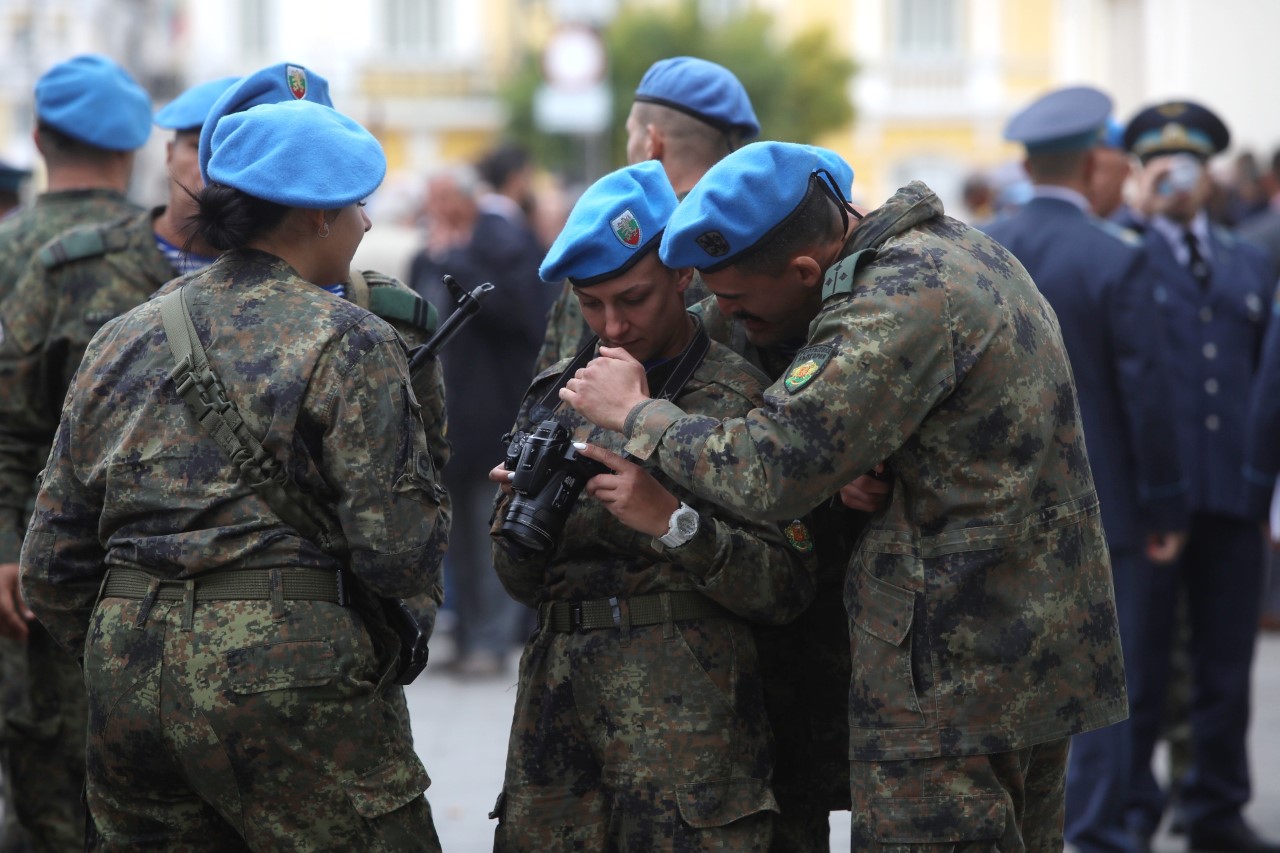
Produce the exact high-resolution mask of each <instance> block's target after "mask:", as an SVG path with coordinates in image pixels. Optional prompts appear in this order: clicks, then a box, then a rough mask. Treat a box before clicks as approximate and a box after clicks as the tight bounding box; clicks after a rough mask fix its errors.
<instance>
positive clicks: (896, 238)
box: [624, 183, 1127, 760]
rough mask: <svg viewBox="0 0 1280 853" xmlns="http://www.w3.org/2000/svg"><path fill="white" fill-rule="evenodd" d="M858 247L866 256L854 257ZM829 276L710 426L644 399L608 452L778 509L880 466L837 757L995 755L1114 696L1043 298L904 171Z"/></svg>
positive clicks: (859, 568)
mask: <svg viewBox="0 0 1280 853" xmlns="http://www.w3.org/2000/svg"><path fill="white" fill-rule="evenodd" d="M864 250H870V251H864ZM844 254H845V257H844V259H843V260H842V261H840V262H838V263H837V264H836V265H835V266H833V267H832V268H831V269H830V270H828V273H827V277H826V283H825V287H824V293H825V294H827V298H826V300H825V302H824V304H823V306H822V308H821V310H820V312H819V313H818V315H817V316H816V317H815V318H814V320H813V323H812V324H811V326H810V329H809V341H808V344H807V345H806V346H805V347H804V348H803V349H802V350H801V351H800V352H799V353H798V354H797V355H796V358H795V361H794V363H793V365H792V367H791V368H790V369H789V370H788V371H787V372H786V374H785V375H784V376H783V377H782V379H781V380H780V381H778V382H776V383H774V385H773V386H772V387H770V388H769V389H768V390H767V391H766V392H765V406H764V407H763V408H758V409H755V410H754V411H752V412H750V413H748V414H746V415H745V416H743V417H739V418H735V419H730V420H726V421H723V422H722V421H720V420H716V419H715V418H713V417H707V416H705V415H698V414H686V413H685V412H684V411H682V410H681V409H680V408H679V407H678V406H677V405H674V404H672V403H670V402H663V401H652V400H651V401H647V402H645V403H644V404H642V405H639V406H637V407H636V408H635V409H634V410H633V411H632V412H631V413H630V414H629V416H628V418H627V422H626V424H625V430H624V431H625V433H626V435H627V438H628V440H627V444H626V449H627V450H629V451H631V452H632V453H633V454H634V455H636V456H638V457H640V458H644V459H649V458H656V460H657V461H658V463H659V465H660V466H661V468H662V470H663V471H664V472H666V473H667V474H669V475H670V476H672V477H673V478H674V479H675V480H676V481H677V482H679V483H681V484H682V485H684V486H686V487H687V488H690V489H691V490H693V491H695V492H697V493H698V494H699V495H701V496H703V497H705V498H707V499H710V500H715V501H717V502H719V503H722V504H725V505H728V506H732V507H735V508H736V509H737V510H738V511H739V512H742V513H743V514H746V515H749V516H751V517H756V518H785V517H788V516H792V515H795V514H797V513H803V512H805V511H807V510H809V509H811V508H812V507H814V506H816V505H817V504H819V503H821V502H823V501H824V500H826V499H827V498H828V496H830V495H831V494H832V493H833V492H834V491H835V490H836V489H838V488H839V487H840V486H841V485H843V484H844V483H847V482H848V481H850V480H852V479H853V478H854V477H855V476H857V475H858V474H860V473H862V472H864V471H866V470H868V469H869V468H871V467H872V466H873V465H875V464H877V463H879V462H881V461H886V462H887V463H888V465H889V467H890V469H891V472H892V475H893V478H894V485H893V495H892V499H891V501H890V505H889V507H888V508H887V509H886V510H885V511H884V512H882V513H881V514H879V515H877V516H876V517H875V518H874V519H873V520H872V522H871V524H870V526H869V528H868V530H867V531H866V532H865V533H864V534H863V536H862V538H861V540H860V541H859V543H858V547H857V549H856V550H855V552H854V555H853V557H852V560H851V563H850V567H849V571H848V573H847V577H846V584H845V604H846V608H847V609H848V612H849V615H850V621H851V623H852V624H851V626H850V642H851V655H852V661H853V673H854V675H853V679H852V682H851V685H850V691H849V722H850V728H851V738H850V754H851V757H852V758H854V759H864V760H866V759H901V758H916V757H930V756H937V755H962V754H976V753H990V752H1000V751H1007V750H1012V749H1018V748H1021V747H1023V746H1028V745H1031V744H1035V743H1039V742H1043V741H1046V740H1051V739H1055V738H1060V737H1064V736H1067V735H1070V734H1073V733H1076V732H1080V731H1085V730H1089V729H1093V728H1097V727H1100V726H1104V725H1108V724H1110V723H1113V722H1116V721H1118V720H1120V719H1123V718H1124V716H1125V714H1126V713H1127V709H1126V695H1125V681H1124V669H1123V664H1122V662H1121V658H1120V645H1119V637H1118V632H1117V626H1116V613H1115V605H1114V600H1113V597H1112V589H1111V576H1110V563H1109V558H1108V555H1107V549H1106V542H1105V539H1104V536H1103V531H1102V525H1101V522H1100V519H1099V515H1098V501H1097V496H1096V493H1095V491H1094V487H1093V477H1092V474H1091V472H1090V470H1089V463H1088V459H1087V457H1086V456H1085V451H1084V438H1083V435H1082V431H1081V426H1080V416H1079V408H1078V406H1077V403H1076V399H1075V391H1074V386H1073V383H1072V378H1071V371H1070V366H1069V363H1068V361H1067V356H1066V352H1065V349H1064V347H1063V344H1062V337H1061V333H1060V331H1059V329H1058V326H1057V320H1056V319H1055V317H1054V314H1053V311H1052V310H1051V309H1050V308H1049V306H1048V304H1047V303H1046V302H1045V300H1044V298H1043V297H1042V296H1041V295H1040V293H1039V291H1038V290H1037V289H1036V287H1035V285H1034V284H1033V283H1032V281H1031V279H1030V278H1029V277H1028V276H1027V275H1026V273H1025V271H1024V270H1023V269H1022V267H1021V266H1020V265H1019V264H1018V263H1017V262H1016V261H1015V260H1014V259H1013V257H1012V256H1011V255H1010V254H1009V253H1008V252H1006V251H1005V250H1004V249H1002V248H1001V247H1000V246H999V245H998V244H996V243H995V242H994V241H992V240H990V239H989V238H987V237H985V236H984V235H982V234H980V233H979V232H977V231H974V230H972V229H970V228H968V227H967V226H965V225H963V224H961V223H960V222H958V221H956V220H954V219H951V218H950V217H947V216H944V215H943V213H942V205H941V203H940V202H939V201H938V199H937V197H936V196H935V195H934V194H933V193H932V192H931V191H930V190H929V189H928V188H927V187H925V186H924V185H923V184H919V183H913V184H911V185H909V186H907V187H905V188H903V189H901V190H899V191H898V193H897V194H896V195H895V196H894V197H893V198H891V199H890V200H889V201H888V202H887V203H886V204H885V205H883V206H882V207H880V208H879V209H877V210H875V211H873V212H872V213H870V214H869V215H868V216H867V217H866V218H865V219H864V220H863V221H862V222H861V223H860V224H859V225H858V227H857V229H856V230H855V231H854V232H853V234H852V236H851V238H850V240H849V243H848V244H847V246H846V247H845V253H844Z"/></svg>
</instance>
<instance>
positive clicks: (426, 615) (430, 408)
mask: <svg viewBox="0 0 1280 853" xmlns="http://www.w3.org/2000/svg"><path fill="white" fill-rule="evenodd" d="M361 276H362V278H363V281H364V283H365V287H366V294H365V301H366V302H368V301H369V297H368V293H369V292H370V291H374V290H375V289H376V288H380V287H388V288H393V289H396V290H403V291H407V292H408V293H413V291H412V290H411V289H410V288H409V287H408V286H407V285H406V284H404V283H403V282H402V281H400V280H399V279H397V278H395V277H394V276H389V275H386V274H384V273H380V272H377V271H375V270H364V271H362V273H361ZM415 295H416V294H415ZM353 301H356V302H357V304H360V305H361V307H363V308H369V309H371V310H374V312H375V313H377V309H378V307H379V305H380V304H381V303H380V302H379V301H378V300H373V301H372V304H362V303H361V302H360V301H359V300H353ZM379 316H381V317H382V319H384V320H386V321H387V322H388V323H390V324H391V327H392V328H393V329H395V330H396V332H397V333H399V335H400V337H401V339H402V340H403V341H404V342H405V345H406V346H407V347H408V348H409V349H411V350H412V349H413V348H414V347H417V346H420V345H422V344H424V343H426V342H427V340H428V339H430V337H431V334H432V333H433V331H434V328H430V329H429V328H424V327H423V326H422V325H419V324H415V323H414V322H412V321H411V320H410V319H409V318H408V317H407V316H384V315H382V314H380V315H379ZM432 325H434V324H432ZM410 381H411V384H412V387H413V393H414V396H416V397H417V398H418V403H419V404H420V405H421V406H422V426H423V428H424V430H425V431H426V436H427V448H428V450H429V452H430V454H431V462H432V464H433V465H435V469H436V471H443V470H444V466H445V465H446V464H447V463H448V462H449V457H450V447H449V440H448V433H449V427H448V420H447V417H446V413H445V398H444V374H443V373H442V371H441V369H440V360H439V359H436V358H431V359H427V360H426V361H424V362H422V363H421V364H419V365H418V366H417V367H416V368H414V369H413V372H412V374H411V376H410ZM439 493H440V507H439V511H438V513H437V516H436V528H435V531H434V533H433V534H432V543H433V544H432V550H433V551H435V552H437V553H436V554H435V556H434V557H432V558H431V560H430V562H432V563H436V564H438V563H439V562H440V561H441V560H443V559H444V552H445V550H446V549H447V548H448V547H449V531H450V530H451V529H452V526H453V506H452V501H451V499H450V497H449V494H448V492H447V491H445V490H444V488H443V487H441V488H440V490H439ZM407 603H408V604H409V606H410V607H411V608H412V609H413V611H414V613H415V614H416V616H417V618H418V625H419V627H420V628H422V630H423V632H424V633H426V634H427V635H428V636H430V635H431V632H432V630H433V629H434V627H435V622H436V613H437V611H438V610H439V608H440V605H442V604H443V603H444V584H443V583H442V582H437V583H435V584H434V585H433V586H432V588H431V589H430V590H428V591H427V592H425V593H423V594H422V595H417V596H414V597H413V598H411V599H409V600H408V602H407Z"/></svg>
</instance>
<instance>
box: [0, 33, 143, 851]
mask: <svg viewBox="0 0 1280 853" xmlns="http://www.w3.org/2000/svg"><path fill="white" fill-rule="evenodd" d="M35 111H36V129H35V145H36V150H37V151H39V153H40V156H41V157H42V158H43V160H44V164H45V171H46V176H47V183H46V186H45V191H44V192H43V193H41V194H40V195H39V196H38V197H37V198H36V200H35V202H34V203H32V204H31V205H29V206H27V207H24V208H23V209H22V210H20V211H19V212H17V213H15V214H14V215H12V216H9V217H8V218H6V219H5V220H4V221H3V222H0V317H3V315H4V313H5V306H6V305H7V304H8V301H9V298H10V297H11V296H12V290H13V288H14V286H15V285H16V283H17V281H18V280H19V278H20V277H21V274H22V272H23V271H24V270H25V269H26V267H27V264H28V263H29V262H30V261H31V259H32V256H33V255H34V254H35V252H36V250H38V249H39V248H40V247H41V246H42V245H43V244H44V243H45V242H47V241H48V240H51V239H52V238H54V237H56V236H57V235H58V234H60V233H61V232H63V231H65V230H66V229H68V228H70V227H72V226H73V225H81V224H85V223H91V222H106V221H109V220H112V219H115V218H117V217H119V216H123V215H127V214H132V213H138V212H140V211H141V208H139V207H138V206H137V205H135V204H133V203H132V202H131V201H129V200H128V199H126V198H125V192H126V190H127V189H128V187H129V180H130V177H131V176H132V174H133V167H134V163H135V157H136V152H137V151H138V149H139V148H141V147H142V146H143V144H144V143H145V142H146V141H147V138H148V137H149V136H150V135H151V98H150V96H149V95H148V94H147V93H146V91H144V90H143V88H142V87H141V86H139V85H138V83H137V81H135V80H134V78H133V77H132V75H130V74H129V73H128V72H127V71H125V70H124V68H122V67H121V66H120V65H119V64H118V63H116V62H115V61H114V60H111V59H108V58H107V57H105V56H99V55H96V54H86V55H82V56H76V57H73V58H71V59H68V60H66V61H65V62H60V63H58V64H57V65H54V66H53V67H52V68H50V69H49V70H48V71H46V72H45V73H44V75H42V76H41V77H40V79H39V81H38V82H37V83H36V88H35ZM45 319H46V320H47V319H48V318H45ZM43 331H44V329H43V326H42V323H40V322H23V323H20V324H17V325H6V324H5V323H4V321H3V320H0V359H3V360H4V362H5V363H3V364H0V375H11V373H12V367H11V364H10V363H8V362H9V360H10V359H11V358H14V357H21V356H22V355H24V354H25V353H27V352H28V351H29V349H30V348H31V347H32V346H33V345H34V344H33V342H34V340H35V339H37V338H38V337H39V336H40V335H41V334H42V333H43ZM9 402H10V401H9V400H8V398H7V396H6V399H5V400H4V401H3V404H8V403H9ZM0 405H2V404H0ZM13 414H14V413H12V412H6V411H4V410H3V409H0V448H2V449H3V450H4V451H7V450H8V449H9V448H10V447H11V445H10V444H9V442H8V440H7V437H6V435H5V433H4V432H3V431H4V430H12V431H14V432H16V431H19V430H20V429H21V426H22V425H21V423H14V422H12V416H13ZM17 414H18V415H19V416H22V415H24V414H25V413H23V412H18V413H17ZM11 434H12V433H11ZM15 449H16V450H17V452H18V454H19V455H15V454H9V453H6V452H0V634H3V635H4V636H5V637H6V638H8V640H10V641H14V642H16V643H19V644H22V645H21V646H20V647H16V648H15V647H13V646H9V647H8V648H9V651H8V652H7V653H6V665H5V680H6V688H5V692H6V694H7V697H8V698H10V699H15V700H16V704H15V705H11V706H9V707H8V708H6V713H5V732H4V739H5V747H6V748H5V757H6V759H7V761H8V764H9V774H10V776H9V780H8V784H7V785H6V796H7V798H8V800H7V805H8V806H9V807H11V808H12V809H13V810H14V812H15V813H16V814H17V817H18V821H19V822H20V823H21V824H22V826H23V828H24V830H25V831H26V832H27V833H29V834H30V836H31V838H32V843H34V844H36V845H37V846H40V847H44V848H47V849H77V848H79V847H81V846H83V845H84V843H85V825H86V821H85V811H84V805H83V803H82V802H81V796H80V791H81V789H82V788H83V786H84V749H85V741H84V730H85V713H86V710H85V699H84V683H83V681H82V679H81V676H80V670H79V667H77V666H76V662H75V660H74V658H72V657H71V656H70V655H68V654H67V653H66V652H64V651H63V650H62V649H60V648H58V647H57V645H56V644H55V643H54V642H53V639H52V638H51V637H50V636H49V635H48V633H47V632H46V631H45V630H44V629H43V628H42V627H41V626H40V625H39V623H37V622H35V621H34V619H35V616H34V614H33V613H32V612H31V611H30V610H29V609H28V608H27V606H26V605H25V604H24V603H23V601H22V594H21V591H20V590H19V585H18V555H19V550H20V546H21V543H22V540H23V534H24V532H25V530H26V522H27V514H28V511H29V507H30V501H31V497H32V495H33V494H34V491H35V483H34V481H33V480H32V470H31V467H32V466H31V462H32V460H31V459H29V458H26V457H25V456H23V457H21V464H20V465H18V466H17V467H13V466H11V465H9V464H6V459H15V458H19V457H20V454H24V453H32V452H34V455H35V457H36V459H38V460H43V459H44V457H45V456H46V455H47V452H48V451H47V443H46V444H45V445H44V446H39V447H37V448H36V449H35V450H34V451H32V450H31V449H30V448H28V447H19V448H15ZM37 464H38V463H37ZM31 676H36V677H31Z"/></svg>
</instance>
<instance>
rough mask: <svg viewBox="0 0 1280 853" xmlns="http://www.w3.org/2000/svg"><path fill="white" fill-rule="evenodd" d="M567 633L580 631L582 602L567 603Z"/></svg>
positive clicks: (578, 632)
mask: <svg viewBox="0 0 1280 853" xmlns="http://www.w3.org/2000/svg"><path fill="white" fill-rule="evenodd" d="M569 633H571V634H580V633H582V604H580V603H578V602H574V603H573V604H570V605H569Z"/></svg>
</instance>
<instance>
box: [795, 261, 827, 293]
mask: <svg viewBox="0 0 1280 853" xmlns="http://www.w3.org/2000/svg"><path fill="white" fill-rule="evenodd" d="M787 270H788V272H790V273H791V275H792V277H793V278H794V280H795V281H796V283H797V284H799V285H800V286H801V287H822V279H823V274H822V264H820V263H818V261H817V259H816V258H814V257H812V256H810V255H796V256H795V257H794V258H792V259H791V262H790V263H789V264H787Z"/></svg>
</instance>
